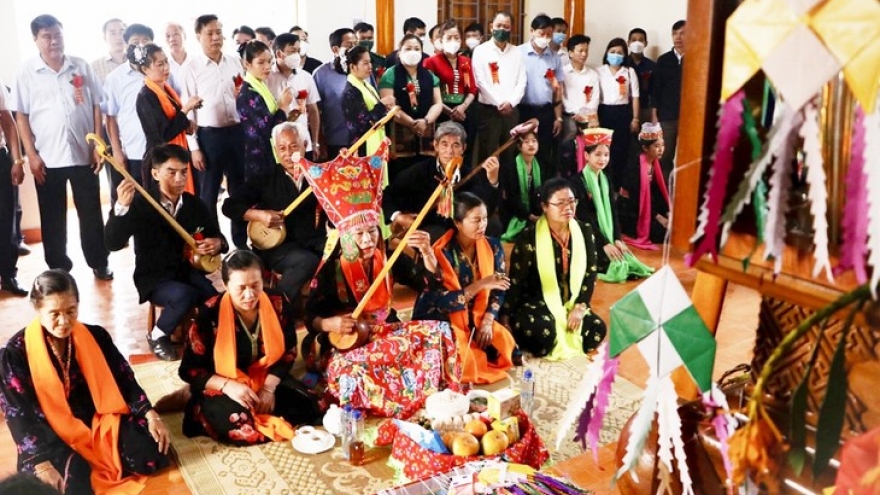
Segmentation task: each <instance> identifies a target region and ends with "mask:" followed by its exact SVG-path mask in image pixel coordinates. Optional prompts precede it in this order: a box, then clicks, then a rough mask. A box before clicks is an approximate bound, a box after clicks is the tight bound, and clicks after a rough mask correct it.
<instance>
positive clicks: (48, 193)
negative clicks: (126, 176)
mask: <svg viewBox="0 0 880 495" xmlns="http://www.w3.org/2000/svg"><path fill="white" fill-rule="evenodd" d="M68 182H70V189H71V190H72V191H73V203H74V205H75V206H76V215H77V217H79V239H80V245H81V246H82V250H83V254H84V255H85V258H86V263H88V265H89V266H90V267H92V268H104V267H106V266H107V256H108V255H109V253H108V252H107V248H105V247H104V218H103V217H102V216H101V198H100V186H99V183H98V176H97V175H95V173H94V171H93V170H92V168H91V167H89V166H88V165H75V166H72V167H60V168H47V169H46V182H44V183H43V184H42V185H40V184H37V202H38V204H39V207H40V231H41V233H42V236H43V250H44V251H45V258H46V264H47V265H49V268H62V269H64V270H68V271H69V270H70V269H71V268H72V267H73V262H72V261H71V260H70V258H69V257H68V256H67V183H68Z"/></svg>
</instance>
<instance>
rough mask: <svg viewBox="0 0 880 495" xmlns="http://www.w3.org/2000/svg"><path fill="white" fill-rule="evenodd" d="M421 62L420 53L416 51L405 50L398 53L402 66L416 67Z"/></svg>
mask: <svg viewBox="0 0 880 495" xmlns="http://www.w3.org/2000/svg"><path fill="white" fill-rule="evenodd" d="M421 61H422V53H421V52H418V51H416V50H407V51H405V52H400V62H401V63H402V64H403V65H409V66H413V65H418V64H419V62H421Z"/></svg>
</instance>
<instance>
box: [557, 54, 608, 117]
mask: <svg viewBox="0 0 880 495" xmlns="http://www.w3.org/2000/svg"><path fill="white" fill-rule="evenodd" d="M562 77H563V81H564V86H563V87H562V105H563V109H564V110H565V113H570V114H579V113H584V114H588V115H589V114H595V113H596V112H597V111H598V110H599V93H600V91H601V90H600V89H599V74H598V73H597V72H596V71H595V70H594V69H592V68H590V67H588V66H586V65H584V67H583V69H581V70H580V71H576V70H575V69H574V67H572V65H571V64H566V65H565V66H564V67H563V68H562ZM588 86H589V87H590V88H592V89H591V90H590V99H589V100H587V92H586V90H585V89H584V88H586V87H588Z"/></svg>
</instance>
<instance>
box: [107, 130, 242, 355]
mask: <svg viewBox="0 0 880 495" xmlns="http://www.w3.org/2000/svg"><path fill="white" fill-rule="evenodd" d="M189 161H190V155H189V152H188V151H187V150H186V149H184V148H182V147H180V146H178V145H176V144H160V145H157V146H154V147H152V148H150V149H148V150H147V154H146V156H145V157H144V168H145V169H147V170H150V173H151V174H152V179H153V180H152V181H150V182H149V183H148V184H147V186H146V189H147V191H148V192H150V193H151V194H152V195H153V198H154V199H155V200H156V201H157V202H158V203H159V204H161V205H162V207H163V208H165V210H166V211H167V212H168V213H169V214H170V215H171V216H172V217H174V218H175V220H177V223H179V224H180V225H181V226H182V227H183V228H184V230H186V231H187V232H190V233H191V234H192V235H193V236H194V237H195V239H196V244H197V246H198V247H197V249H196V250H195V254H197V255H215V254H217V253H220V252H221V251H224V252H225V251H226V250H227V244H226V239H225V238H224V237H223V234H221V233H220V228H219V227H218V226H217V221H216V220H214V219H213V218H211V215H210V213H208V209H207V208H206V207H205V205H204V203H202V201H201V200H200V199H199V198H198V197H196V196H193V195H192V194H190V193H188V192H185V191H184V188H185V187H186V182H187V175H188V163H189ZM116 191H117V195H118V200H117V202H116V206H115V207H114V209H113V211H112V212H111V213H110V218H108V219H107V226H106V227H105V228H104V242H105V244H106V245H107V249H109V250H110V251H119V250H120V249H122V248H124V247H125V245H126V243H128V239H129V237H132V236H134V256H135V261H134V285H135V287H137V290H138V295H139V296H140V302H142V303H143V302H145V301H150V302H152V303H153V304H156V305H158V306H162V308H163V309H162V314H161V315H160V316H159V319H158V320H157V321H156V326H155V327H153V329H152V330H151V331H150V335H149V336H148V338H147V340H148V341H149V343H150V349H152V350H153V353H154V354H156V357H158V358H159V359H162V360H165V361H173V360H175V359H178V356H177V351H175V350H174V347H173V345H172V343H171V334H173V333H174V329H175V328H177V326H178V325H179V324H180V323H181V322H182V320H183V318H184V317H185V316H186V315H187V313H189V312H190V311H191V310H192V308H193V307H195V306H196V305H197V304H199V303H201V302H202V301H204V300H205V299H207V298H208V297H211V296H213V295H214V294H216V293H217V291H216V290H214V285H213V284H212V283H211V281H210V280H208V278H207V277H206V276H205V274H204V273H203V272H201V271H199V270H197V269H196V268H194V267H193V266H192V265H191V264H190V262H189V260H188V257H189V256H188V253H186V252H184V251H185V249H186V250H188V246H187V245H186V242H185V241H184V240H183V238H181V237H180V235H179V234H178V233H177V232H176V231H175V230H174V228H173V227H171V225H170V224H169V223H168V222H167V221H166V220H165V219H164V218H163V217H162V215H160V214H159V212H157V211H156V210H155V209H154V208H153V207H152V205H150V204H149V203H148V202H147V200H146V199H144V198H143V197H141V196H140V195H137V196H136V195H135V187H134V182H133V181H129V180H125V181H123V182H121V183H120V184H119V187H117V188H116Z"/></svg>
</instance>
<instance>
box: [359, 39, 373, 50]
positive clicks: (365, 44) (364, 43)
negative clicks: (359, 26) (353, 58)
mask: <svg viewBox="0 0 880 495" xmlns="http://www.w3.org/2000/svg"><path fill="white" fill-rule="evenodd" d="M358 45H360V46H362V47H364V48H366V49H367V51H368V52H370V51H373V40H362V41H358Z"/></svg>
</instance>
